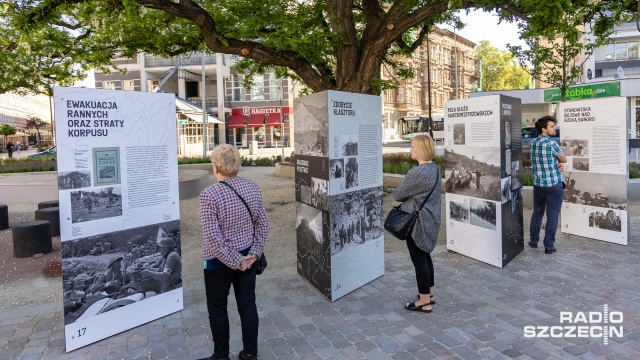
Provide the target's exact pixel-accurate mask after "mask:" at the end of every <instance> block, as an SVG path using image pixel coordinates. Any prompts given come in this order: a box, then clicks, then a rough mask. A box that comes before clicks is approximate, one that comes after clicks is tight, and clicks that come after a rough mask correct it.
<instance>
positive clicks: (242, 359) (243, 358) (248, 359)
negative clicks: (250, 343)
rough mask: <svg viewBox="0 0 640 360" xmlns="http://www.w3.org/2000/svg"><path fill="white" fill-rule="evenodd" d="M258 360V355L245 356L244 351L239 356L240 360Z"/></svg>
mask: <svg viewBox="0 0 640 360" xmlns="http://www.w3.org/2000/svg"><path fill="white" fill-rule="evenodd" d="M257 358H258V354H245V353H244V352H243V351H240V353H239V354H238V359H239V360H252V359H257Z"/></svg>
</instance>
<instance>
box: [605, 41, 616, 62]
mask: <svg viewBox="0 0 640 360" xmlns="http://www.w3.org/2000/svg"><path fill="white" fill-rule="evenodd" d="M614 53H615V45H614V44H607V45H606V46H605V47H604V59H605V60H613V58H614Z"/></svg>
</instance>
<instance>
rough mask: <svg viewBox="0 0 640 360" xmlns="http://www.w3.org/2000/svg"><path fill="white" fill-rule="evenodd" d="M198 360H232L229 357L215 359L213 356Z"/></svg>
mask: <svg viewBox="0 0 640 360" xmlns="http://www.w3.org/2000/svg"><path fill="white" fill-rule="evenodd" d="M198 360H231V359H230V358H229V357H228V356H227V357H221V358H217V359H216V358H214V357H213V355H211V356H209V357H206V358H202V359H198Z"/></svg>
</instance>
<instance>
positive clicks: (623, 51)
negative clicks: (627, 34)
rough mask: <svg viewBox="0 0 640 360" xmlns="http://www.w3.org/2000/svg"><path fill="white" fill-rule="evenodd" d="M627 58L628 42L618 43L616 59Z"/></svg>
mask: <svg viewBox="0 0 640 360" xmlns="http://www.w3.org/2000/svg"><path fill="white" fill-rule="evenodd" d="M626 59H627V43H617V44H616V60H626Z"/></svg>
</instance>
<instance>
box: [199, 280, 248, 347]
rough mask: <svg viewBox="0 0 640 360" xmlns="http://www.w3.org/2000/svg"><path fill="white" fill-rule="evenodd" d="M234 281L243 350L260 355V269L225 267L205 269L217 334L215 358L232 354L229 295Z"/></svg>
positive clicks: (208, 306) (208, 302) (206, 289)
mask: <svg viewBox="0 0 640 360" xmlns="http://www.w3.org/2000/svg"><path fill="white" fill-rule="evenodd" d="M232 284H233V290H234V293H235V296H236V303H237V304H238V313H239V314H240V322H241V324H242V345H243V347H244V348H243V349H242V351H243V352H244V353H245V354H249V355H256V354H258V326H259V319H258V310H257V308H256V270H255V269H254V268H252V269H250V270H247V271H240V270H232V269H229V268H224V269H220V270H204V285H205V291H206V294H207V310H208V311H209V325H210V326H211V334H212V335H213V336H212V337H213V346H214V351H213V355H214V356H213V358H214V359H219V358H226V357H227V356H229V315H228V313H227V298H228V297H229V290H230V288H231V285H232Z"/></svg>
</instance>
